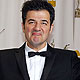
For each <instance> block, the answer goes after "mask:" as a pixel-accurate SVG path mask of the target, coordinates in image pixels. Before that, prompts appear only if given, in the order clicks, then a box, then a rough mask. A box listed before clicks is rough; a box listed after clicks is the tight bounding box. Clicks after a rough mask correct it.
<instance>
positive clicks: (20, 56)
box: [15, 44, 30, 80]
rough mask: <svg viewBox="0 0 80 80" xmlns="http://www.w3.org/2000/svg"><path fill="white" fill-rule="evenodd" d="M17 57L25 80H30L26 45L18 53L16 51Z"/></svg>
mask: <svg viewBox="0 0 80 80" xmlns="http://www.w3.org/2000/svg"><path fill="white" fill-rule="evenodd" d="M15 56H16V59H17V62H18V65H19V68H20V71H21V73H22V75H23V77H24V80H30V79H29V75H28V71H27V66H26V59H25V44H24V45H23V46H22V47H21V48H20V49H19V50H18V51H16V54H15Z"/></svg>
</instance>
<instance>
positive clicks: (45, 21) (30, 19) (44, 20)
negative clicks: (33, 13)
mask: <svg viewBox="0 0 80 80" xmlns="http://www.w3.org/2000/svg"><path fill="white" fill-rule="evenodd" d="M29 21H35V20H34V19H29V20H28V22H29ZM41 21H42V22H47V23H48V21H47V20H41Z"/></svg>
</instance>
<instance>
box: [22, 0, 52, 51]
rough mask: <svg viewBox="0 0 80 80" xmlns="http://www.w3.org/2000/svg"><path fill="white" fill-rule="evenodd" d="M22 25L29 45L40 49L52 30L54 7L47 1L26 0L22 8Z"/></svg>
mask: <svg viewBox="0 0 80 80" xmlns="http://www.w3.org/2000/svg"><path fill="white" fill-rule="evenodd" d="M22 19H23V23H22V27H23V32H24V33H25V37H26V39H27V44H28V46H29V47H31V48H33V49H35V50H37V51H38V50H40V49H42V48H43V47H44V46H45V45H46V41H47V39H48V37H49V34H50V33H51V32H52V28H53V24H52V23H53V20H54V9H53V7H52V6H51V5H50V4H49V3H48V2H47V1H41V0H40V1H39V0H38V1H37V2H36V1H35V0H34V1H27V2H25V3H24V5H23V8H22Z"/></svg>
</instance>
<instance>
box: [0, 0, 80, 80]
mask: <svg viewBox="0 0 80 80" xmlns="http://www.w3.org/2000/svg"><path fill="white" fill-rule="evenodd" d="M54 17H55V15H54V8H53V7H52V6H51V4H49V3H47V1H41V0H40V1H34V0H33V1H27V2H25V3H24V5H23V8H22V20H23V23H22V28H23V32H24V33H25V37H26V40H27V41H26V42H25V44H24V45H23V46H22V47H20V48H17V49H8V50H1V51H0V80H80V76H79V74H80V72H79V69H80V66H79V62H80V61H79V59H78V58H77V55H76V53H75V52H74V51H68V50H61V49H55V48H52V47H50V46H49V44H48V43H47V39H48V36H49V35H50V33H51V32H52V29H53V21H54Z"/></svg>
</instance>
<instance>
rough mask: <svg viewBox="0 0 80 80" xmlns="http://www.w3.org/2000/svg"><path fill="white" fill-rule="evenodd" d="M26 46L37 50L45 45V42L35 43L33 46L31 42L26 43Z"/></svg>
mask: <svg viewBox="0 0 80 80" xmlns="http://www.w3.org/2000/svg"><path fill="white" fill-rule="evenodd" d="M27 46H28V47H30V48H32V49H33V50H35V51H39V50H41V49H42V48H44V47H45V46H46V42H45V43H43V44H40V45H37V46H34V45H31V44H29V43H27Z"/></svg>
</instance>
